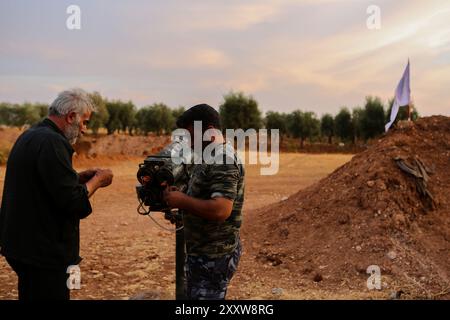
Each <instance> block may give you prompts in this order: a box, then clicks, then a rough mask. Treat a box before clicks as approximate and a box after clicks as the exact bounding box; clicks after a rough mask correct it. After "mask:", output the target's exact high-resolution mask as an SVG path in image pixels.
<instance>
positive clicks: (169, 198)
mask: <svg viewBox="0 0 450 320" xmlns="http://www.w3.org/2000/svg"><path fill="white" fill-rule="evenodd" d="M163 196H164V201H166V203H167V204H168V205H169V207H171V208H182V207H183V203H184V202H185V201H186V198H187V197H188V196H187V195H186V194H184V193H183V192H181V191H178V188H177V187H170V188H168V189H165V190H164V194H163Z"/></svg>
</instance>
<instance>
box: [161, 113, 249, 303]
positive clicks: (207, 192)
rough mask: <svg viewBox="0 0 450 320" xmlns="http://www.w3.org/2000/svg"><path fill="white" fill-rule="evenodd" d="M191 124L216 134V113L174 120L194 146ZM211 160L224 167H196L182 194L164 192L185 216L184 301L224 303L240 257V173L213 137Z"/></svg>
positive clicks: (232, 156)
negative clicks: (219, 161) (221, 301)
mask: <svg viewBox="0 0 450 320" xmlns="http://www.w3.org/2000/svg"><path fill="white" fill-rule="evenodd" d="M194 121H202V132H201V133H200V134H202V133H203V132H205V131H206V130H207V129H219V130H220V121H219V114H218V113H217V111H216V110H214V109H213V108H212V107H210V106H208V105H205V104H202V105H197V106H194V107H192V108H191V109H189V110H187V111H186V112H185V113H184V114H183V115H182V116H181V117H180V118H179V119H178V121H177V126H178V127H179V128H183V129H187V130H188V131H189V133H190V134H191V138H192V139H191V141H194V138H193V136H194V135H195V134H199V133H194V130H193V127H194ZM211 140H212V141H211V142H210V141H208V142H206V143H204V144H203V148H205V147H206V146H207V145H209V144H211V143H212V144H214V146H216V147H217V148H214V152H213V153H212V155H213V156H214V159H217V158H218V157H221V158H222V161H221V162H222V163H213V164H207V163H205V162H204V161H203V162H202V163H201V164H194V165H193V167H192V168H191V177H190V179H189V183H188V189H187V192H186V194H184V193H182V192H179V191H167V192H166V193H165V199H166V201H167V203H168V204H169V206H171V207H172V208H179V209H181V210H182V211H183V213H184V214H183V224H184V233H185V241H186V253H187V254H186V264H185V273H186V296H187V298H188V299H208V300H213V299H214V300H219V299H225V295H226V292H227V287H228V284H229V282H230V280H231V278H232V277H233V275H234V273H235V271H236V268H237V265H238V263H239V259H240V256H241V243H240V238H239V230H240V226H241V220H242V216H241V211H242V206H243V202H244V175H245V173H244V168H243V166H242V164H241V162H240V161H239V160H238V157H237V155H236V153H235V152H234V150H233V149H232V147H231V146H230V145H228V144H226V143H224V141H223V137H222V136H221V135H220V136H215V137H213V139H211Z"/></svg>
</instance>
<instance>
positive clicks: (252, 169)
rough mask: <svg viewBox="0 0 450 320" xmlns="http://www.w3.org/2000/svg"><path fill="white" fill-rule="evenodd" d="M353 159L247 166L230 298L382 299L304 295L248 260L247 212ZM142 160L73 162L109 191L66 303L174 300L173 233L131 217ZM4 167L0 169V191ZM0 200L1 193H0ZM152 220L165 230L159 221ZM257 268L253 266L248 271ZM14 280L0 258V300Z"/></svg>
mask: <svg viewBox="0 0 450 320" xmlns="http://www.w3.org/2000/svg"><path fill="white" fill-rule="evenodd" d="M351 158H352V156H351V155H339V154H333V155H310V154H281V159H280V161H281V162H280V171H279V173H278V174H277V175H275V176H260V175H259V167H258V166H247V168H246V169H247V172H246V201H245V206H244V219H245V220H244V225H243V232H242V240H243V245H244V254H243V257H242V260H241V263H240V266H239V269H238V272H237V274H236V276H235V278H234V279H233V281H232V283H231V285H230V287H229V292H228V298H229V299H320V298H342V299H346V298H350V299H352V298H367V297H386V295H387V293H383V294H380V293H373V292H369V291H368V290H366V291H349V290H347V289H345V290H344V289H340V288H336V290H333V291H332V292H331V291H325V290H323V289H321V288H320V285H319V284H317V289H311V288H310V284H308V289H306V286H304V285H303V284H302V283H301V282H297V281H292V279H295V273H294V274H293V273H292V272H289V271H286V277H283V279H278V280H277V279H272V278H273V277H272V268H273V267H272V266H271V265H270V264H268V263H259V262H257V261H255V260H254V259H253V258H251V256H252V255H251V254H249V253H251V251H252V250H253V248H254V246H255V244H253V243H252V242H251V241H250V240H248V239H249V235H248V234H247V232H246V227H245V226H246V224H251V223H252V219H253V218H254V215H252V212H253V210H254V209H257V208H260V207H263V206H265V205H267V204H270V203H274V202H278V201H280V200H282V199H284V198H285V197H287V196H289V195H291V194H294V193H296V192H297V191H298V190H300V189H302V188H305V187H307V186H309V185H311V184H312V183H314V182H316V181H318V180H319V179H321V178H323V177H325V176H326V175H327V174H329V173H330V172H332V171H333V170H334V169H336V168H337V167H339V166H340V165H342V164H344V163H346V162H347V161H349V160H350V159H351ZM141 160H142V159H141V158H128V159H124V158H122V159H115V160H111V159H109V160H108V159H107V160H104V159H103V160H102V159H99V158H97V159H90V160H78V161H75V163H76V167H77V168H78V169H80V170H81V169H84V168H87V167H90V166H92V167H97V166H102V167H110V168H111V169H112V170H113V171H114V182H113V184H112V185H111V186H110V187H109V188H107V189H103V190H99V191H98V192H97V193H96V194H95V195H94V196H93V198H92V202H93V208H94V212H93V214H92V215H91V216H90V217H88V218H87V219H85V220H83V221H82V225H81V256H82V257H83V258H84V260H83V262H82V263H81V265H80V267H81V276H82V289H81V290H79V291H73V294H72V298H73V299H128V298H130V297H131V296H133V295H135V294H138V293H141V292H147V293H148V296H149V297H150V298H160V299H173V298H174V251H175V250H174V234H173V233H171V232H169V231H166V230H162V229H161V228H160V227H158V226H157V225H156V224H155V223H154V222H153V221H151V220H150V219H149V218H148V217H145V216H140V215H138V214H137V212H136V207H137V200H136V195H135V190H134V186H135V184H136V178H135V177H136V168H137V165H138V163H139V162H140V161H141ZM4 173H5V167H4V166H3V167H0V191H1V190H2V188H3V181H4V180H3V179H4ZM0 194H1V193H0ZM155 218H156V219H157V220H158V221H159V222H160V223H161V224H163V225H165V226H166V227H168V228H171V225H170V224H168V223H167V222H166V221H165V220H164V219H162V217H161V215H160V214H157V215H156V216H155ZM255 263H256V264H255ZM16 281H17V279H16V276H15V274H14V273H13V272H12V271H11V269H10V268H9V266H8V265H7V264H6V261H5V260H4V258H3V257H1V258H0V299H16V298H17V290H16Z"/></svg>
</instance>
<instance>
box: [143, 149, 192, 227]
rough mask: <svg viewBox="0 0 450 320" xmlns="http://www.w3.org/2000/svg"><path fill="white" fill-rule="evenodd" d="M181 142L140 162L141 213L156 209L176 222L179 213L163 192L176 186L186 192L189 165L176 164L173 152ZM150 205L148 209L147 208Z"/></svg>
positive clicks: (145, 213)
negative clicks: (168, 202) (169, 204)
mask: <svg viewBox="0 0 450 320" xmlns="http://www.w3.org/2000/svg"><path fill="white" fill-rule="evenodd" d="M180 148H181V146H180V143H179V142H174V143H172V144H171V145H169V146H168V147H167V148H165V149H164V150H163V151H161V152H160V153H159V154H157V155H152V156H149V157H147V158H146V159H145V160H144V162H143V163H141V164H139V169H138V171H137V180H138V182H139V184H138V185H137V186H136V193H137V196H138V201H139V207H138V209H137V211H138V213H139V214H142V215H148V214H150V213H151V212H154V211H160V212H164V213H165V218H166V219H168V220H170V221H171V222H172V223H175V222H176V220H177V214H176V213H174V212H173V211H172V210H171V208H169V206H168V205H167V203H166V202H165V201H164V198H163V194H164V190H165V189H166V188H170V187H171V186H176V187H177V188H178V190H179V191H181V192H184V191H185V190H186V187H187V181H188V165H186V164H185V163H181V164H175V163H174V161H173V156H172V153H173V151H174V150H180ZM146 207H148V209H147V208H146Z"/></svg>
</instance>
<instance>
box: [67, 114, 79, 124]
mask: <svg viewBox="0 0 450 320" xmlns="http://www.w3.org/2000/svg"><path fill="white" fill-rule="evenodd" d="M76 119H77V113H76V112H74V111H72V112H69V113H68V114H67V115H66V121H67V123H70V124H72V123H74V122H75V121H76Z"/></svg>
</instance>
